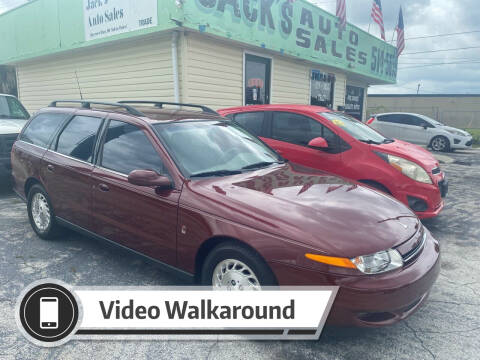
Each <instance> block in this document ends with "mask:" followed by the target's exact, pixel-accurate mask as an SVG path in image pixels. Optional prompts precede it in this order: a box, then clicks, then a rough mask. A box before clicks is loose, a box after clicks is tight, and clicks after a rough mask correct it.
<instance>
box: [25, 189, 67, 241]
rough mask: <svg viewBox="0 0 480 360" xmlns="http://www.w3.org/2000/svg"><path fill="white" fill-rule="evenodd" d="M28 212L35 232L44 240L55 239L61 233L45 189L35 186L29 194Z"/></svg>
mask: <svg viewBox="0 0 480 360" xmlns="http://www.w3.org/2000/svg"><path fill="white" fill-rule="evenodd" d="M27 212H28V218H29V220H30V225H31V226H32V229H33V231H35V233H36V234H37V235H38V236H39V237H41V238H42V239H46V240H47V239H54V238H56V237H57V236H58V235H59V233H60V229H59V225H58V224H57V223H56V221H55V213H54V212H53V207H52V204H51V202H50V199H49V197H48V194H47V192H46V191H45V189H44V188H43V187H42V186H41V185H39V184H35V185H33V186H32V188H31V189H30V191H29V192H28V197H27Z"/></svg>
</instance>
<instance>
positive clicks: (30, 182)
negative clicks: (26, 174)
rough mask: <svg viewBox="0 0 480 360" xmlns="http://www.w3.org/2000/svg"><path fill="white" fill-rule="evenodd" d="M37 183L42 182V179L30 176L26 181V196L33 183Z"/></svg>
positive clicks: (26, 196)
mask: <svg viewBox="0 0 480 360" xmlns="http://www.w3.org/2000/svg"><path fill="white" fill-rule="evenodd" d="M35 184H41V183H40V181H38V180H37V179H35V178H28V179H27V181H26V182H25V188H24V190H25V198H28V192H29V191H30V189H31V188H32V186H33V185H35Z"/></svg>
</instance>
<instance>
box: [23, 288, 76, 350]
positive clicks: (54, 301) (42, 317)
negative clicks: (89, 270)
mask: <svg viewBox="0 0 480 360" xmlns="http://www.w3.org/2000/svg"><path fill="white" fill-rule="evenodd" d="M19 317H20V322H21V324H22V327H23V328H24V330H25V331H26V332H27V334H28V335H30V336H31V337H33V338H34V339H36V340H38V341H41V342H47V343H53V342H57V341H60V340H62V339H64V338H66V337H67V336H68V335H70V334H71V333H72V331H73V330H74V329H75V326H76V325H77V322H78V304H77V301H76V300H75V297H74V296H73V294H72V293H71V292H70V291H69V290H67V289H66V288H64V287H63V286H61V285H58V284H53V283H46V284H40V285H37V286H35V287H33V288H32V289H30V290H29V291H28V292H27V293H26V294H25V296H24V297H23V299H22V301H21V303H20V307H19Z"/></svg>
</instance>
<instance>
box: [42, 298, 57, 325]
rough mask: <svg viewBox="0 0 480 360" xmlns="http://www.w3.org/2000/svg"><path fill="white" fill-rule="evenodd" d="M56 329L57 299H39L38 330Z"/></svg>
mask: <svg viewBox="0 0 480 360" xmlns="http://www.w3.org/2000/svg"><path fill="white" fill-rule="evenodd" d="M56 328H58V298H56V297H41V298H40V329H56Z"/></svg>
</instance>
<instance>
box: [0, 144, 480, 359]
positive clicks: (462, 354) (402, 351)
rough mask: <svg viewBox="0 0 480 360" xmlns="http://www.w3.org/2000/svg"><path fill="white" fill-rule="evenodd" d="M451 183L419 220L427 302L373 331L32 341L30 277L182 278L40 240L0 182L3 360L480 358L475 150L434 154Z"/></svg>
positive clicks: (72, 240)
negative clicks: (432, 243) (298, 337)
mask: <svg viewBox="0 0 480 360" xmlns="http://www.w3.org/2000/svg"><path fill="white" fill-rule="evenodd" d="M439 158H440V159H441V160H442V161H443V162H444V163H443V164H442V167H443V169H444V170H445V171H446V173H447V176H448V178H449V180H450V190H449V194H448V197H447V200H446V207H445V209H444V211H443V212H442V213H441V215H440V216H439V217H438V218H436V219H433V220H428V221H427V220H426V221H424V224H425V225H426V226H427V227H428V228H429V229H430V230H431V231H432V233H433V235H434V236H435V237H436V238H437V239H438V240H439V241H440V244H441V247H442V269H441V273H440V277H439V279H438V281H437V283H436V284H435V286H434V288H433V290H432V294H431V296H430V299H429V300H428V302H427V303H426V305H425V306H424V307H423V308H421V309H420V310H419V311H418V312H417V313H415V314H414V315H412V316H411V317H410V318H409V319H407V320H406V321H403V322H401V323H398V324H396V325H394V326H391V327H387V328H381V329H351V328H334V327H327V328H325V330H324V332H323V334H322V336H321V338H320V339H319V340H318V341H297V342H293V341H289V342H275V341H249V342H243V341H233V342H214V341H211V342H209V341H201V342H200V341H188V342H186V341H140V342H138V341H135V342H133V341H93V342H86V341H70V342H69V343H67V344H66V345H63V346H61V347H58V348H52V349H47V348H39V347H36V346H34V345H32V344H31V343H30V342H28V341H27V340H26V339H25V338H24V337H23V336H22V335H21V334H20V333H19V331H18V330H17V326H16V324H15V320H14V307H15V301H16V298H17V296H18V294H19V293H20V291H21V290H22V289H23V288H24V287H25V286H26V285H28V284H29V283H31V282H32V281H35V280H38V279H42V278H47V277H49V278H56V279H59V280H62V281H64V282H67V283H69V284H75V285H182V282H181V280H180V279H178V278H176V277H174V276H172V275H170V274H166V273H164V272H162V271H161V270H160V269H159V268H158V267H157V266H156V265H155V264H152V263H149V262H147V261H145V260H144V259H143V258H141V257H139V256H136V255H133V254H131V253H129V252H126V251H124V250H121V249H118V248H116V247H113V246H112V245H107V244H105V243H102V242H98V241H95V240H92V239H89V238H86V237H83V236H81V235H78V234H75V233H67V234H66V237H65V238H64V239H61V240H57V241H43V240H40V239H39V238H38V237H36V235H35V234H34V233H33V231H32V230H31V228H30V225H29V223H28V218H27V213H26V205H25V204H24V203H23V202H22V201H21V200H19V199H18V198H17V197H16V196H15V195H14V194H13V192H12V191H11V190H10V186H9V184H8V183H6V182H3V183H1V184H0V256H1V262H0V279H1V284H2V286H1V288H0V319H1V321H0V358H1V359H84V358H92V359H103V358H120V357H122V358H131V359H150V358H170V359H194V358H195V359H200V358H202V359H223V358H229V359H234V358H250V359H254V358H261V359H279V358H288V359H352V360H353V359H414V358H415V359H468V360H471V359H478V356H479V355H478V349H479V348H480V311H479V309H480V299H479V296H480V274H479V273H480V272H479V269H480V247H479V246H478V245H479V242H480V151H479V150H476V151H475V150H472V151H457V152H455V153H453V154H447V156H446V157H445V156H440V157H439Z"/></svg>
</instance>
